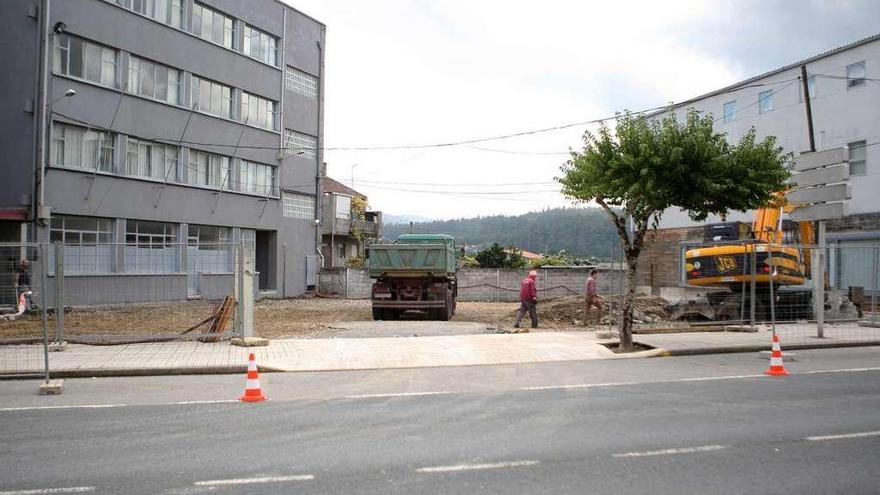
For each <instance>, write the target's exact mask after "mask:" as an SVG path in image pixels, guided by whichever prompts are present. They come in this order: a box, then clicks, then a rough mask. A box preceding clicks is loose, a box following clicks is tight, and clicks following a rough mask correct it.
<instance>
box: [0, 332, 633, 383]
mask: <svg viewBox="0 0 880 495" xmlns="http://www.w3.org/2000/svg"><path fill="white" fill-rule="evenodd" d="M249 352H254V353H255V354H256V358H257V363H258V365H259V366H260V367H261V368H262V369H271V370H276V371H330V370H358V369H379V368H418V367H431V366H468V365H487V364H510V363H537V362H552V361H576V360H587V359H607V358H614V357H617V356H615V354H614V353H612V352H611V351H609V350H608V349H607V348H605V347H604V346H602V345H600V344H599V343H598V342H597V341H596V339H595V338H594V337H593V335H592V334H591V333H549V332H548V333H530V334H511V335H459V336H454V337H450V336H441V337H410V338H373V339H366V338H352V339H291V340H273V341H271V343H270V344H269V345H268V346H266V347H253V348H243V347H236V346H232V345H230V344H228V343H214V344H206V343H199V342H164V343H151V344H128V345H118V346H88V345H78V344H71V345H68V347H67V349H66V350H65V351H63V352H52V353H50V354H49V364H50V369H51V370H53V371H62V372H65V373H66V374H71V373H83V374H87V373H88V372H96V374H114V372H116V374H119V373H121V372H128V373H133V374H134V373H136V372H137V371H142V372H143V373H144V374H153V373H159V372H163V371H164V372H168V373H170V372H173V371H178V372H197V371H201V372H212V371H213V372H224V371H225V372H234V371H239V370H243V369H244V367H245V366H246V364H247V355H248V353H249ZM642 356H644V354H642ZM42 370H43V347H42V346H40V345H21V346H2V347H0V374H16V373H19V374H21V373H34V372H41V371H42Z"/></svg>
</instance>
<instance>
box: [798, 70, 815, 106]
mask: <svg viewBox="0 0 880 495" xmlns="http://www.w3.org/2000/svg"><path fill="white" fill-rule="evenodd" d="M807 91H809V93H810V99H811V100H812V99H813V98H815V97H816V76H810V77H808V78H807ZM798 101H800V102H801V103H803V101H804V86H803V84H801V87H800V91H799V92H798Z"/></svg>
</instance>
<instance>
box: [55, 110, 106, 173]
mask: <svg viewBox="0 0 880 495" xmlns="http://www.w3.org/2000/svg"><path fill="white" fill-rule="evenodd" d="M115 138H116V135H115V134H111V133H107V132H100V131H94V130H92V129H85V128H83V127H75V126H72V125H67V124H61V123H58V122H53V123H52V150H51V154H52V164H53V165H56V166H59V167H71V168H82V169H86V170H101V171H104V172H112V171H113V151H114V141H115Z"/></svg>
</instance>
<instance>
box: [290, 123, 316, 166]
mask: <svg viewBox="0 0 880 495" xmlns="http://www.w3.org/2000/svg"><path fill="white" fill-rule="evenodd" d="M284 149H285V151H286V154H287V156H296V155H300V156H304V157H306V158H310V159H313V160H314V159H315V158H316V157H317V156H318V140H317V139H316V138H315V137H314V136H309V135H308V134H303V133H301V132H296V131H291V130H290V129H285V130H284Z"/></svg>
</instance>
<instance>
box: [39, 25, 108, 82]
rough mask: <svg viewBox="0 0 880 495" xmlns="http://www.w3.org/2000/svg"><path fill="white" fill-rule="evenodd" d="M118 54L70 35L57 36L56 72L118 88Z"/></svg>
mask: <svg viewBox="0 0 880 495" xmlns="http://www.w3.org/2000/svg"><path fill="white" fill-rule="evenodd" d="M117 56H118V55H117V52H116V50H114V49H112V48H107V47H106V46H101V45H98V44H95V43H92V42H89V41H85V40H83V39H80V38H76V37H74V36H70V35H68V34H59V35H57V36H56V42H55V53H54V62H53V63H54V66H55V72H57V73H59V74H64V75H66V76H73V77H78V78H80V79H85V80H86V81H91V82H94V83H97V84H101V85H103V86H109V87H111V88H113V87H116V66H117Z"/></svg>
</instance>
